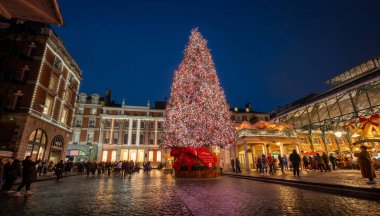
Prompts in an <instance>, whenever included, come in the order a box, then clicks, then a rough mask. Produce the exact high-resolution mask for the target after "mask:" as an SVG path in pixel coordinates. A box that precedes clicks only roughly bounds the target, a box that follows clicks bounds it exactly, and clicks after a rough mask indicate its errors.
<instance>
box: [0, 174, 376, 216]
mask: <svg viewBox="0 0 380 216" xmlns="http://www.w3.org/2000/svg"><path fill="white" fill-rule="evenodd" d="M32 190H33V192H34V194H33V195H29V196H22V197H12V196H8V195H5V194H0V215H38V216H40V215H108V216H111V215H380V213H379V211H378V209H379V208H380V202H375V201H368V200H361V199H355V198H348V197H340V196H337V195H334V194H325V193H320V192H314V191H310V190H303V189H299V188H293V187H287V186H283V185H277V184H268V183H263V182H256V181H250V180H244V179H236V178H229V177H219V178H216V179H175V178H173V177H172V176H171V175H164V174H162V173H161V172H160V171H157V170H153V171H152V172H151V173H150V174H147V173H143V172H140V173H139V174H135V175H133V176H132V177H131V178H129V177H127V178H125V179H122V178H120V177H118V176H111V177H110V178H106V177H90V178H87V177H86V176H83V175H81V176H73V177H70V178H64V179H63V180H62V181H59V182H56V181H45V182H37V183H35V184H33V185H32Z"/></svg>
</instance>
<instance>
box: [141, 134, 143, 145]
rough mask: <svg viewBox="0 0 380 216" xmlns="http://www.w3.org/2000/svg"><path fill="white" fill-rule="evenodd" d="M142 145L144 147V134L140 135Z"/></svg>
mask: <svg viewBox="0 0 380 216" xmlns="http://www.w3.org/2000/svg"><path fill="white" fill-rule="evenodd" d="M140 144H142V145H144V134H140Z"/></svg>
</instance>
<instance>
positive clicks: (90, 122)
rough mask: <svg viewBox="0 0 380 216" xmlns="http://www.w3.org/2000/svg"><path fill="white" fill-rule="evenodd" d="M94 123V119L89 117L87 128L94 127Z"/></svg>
mask: <svg viewBox="0 0 380 216" xmlns="http://www.w3.org/2000/svg"><path fill="white" fill-rule="evenodd" d="M95 123H96V120H93V119H91V120H90V121H89V122H88V127H89V128H94V127H95Z"/></svg>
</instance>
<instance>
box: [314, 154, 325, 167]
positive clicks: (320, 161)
mask: <svg viewBox="0 0 380 216" xmlns="http://www.w3.org/2000/svg"><path fill="white" fill-rule="evenodd" d="M315 160H316V162H317V170H318V169H319V170H320V171H321V172H323V160H322V157H321V156H320V155H319V153H317V154H316V155H315Z"/></svg>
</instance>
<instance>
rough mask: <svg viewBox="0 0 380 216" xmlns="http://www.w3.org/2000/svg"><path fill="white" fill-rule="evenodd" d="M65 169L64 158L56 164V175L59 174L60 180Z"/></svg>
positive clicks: (58, 178)
mask: <svg viewBox="0 0 380 216" xmlns="http://www.w3.org/2000/svg"><path fill="white" fill-rule="evenodd" d="M63 169H64V164H63V160H61V161H60V162H59V163H57V164H56V165H55V175H56V176H57V181H59V180H60V179H61V178H62V173H63Z"/></svg>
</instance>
